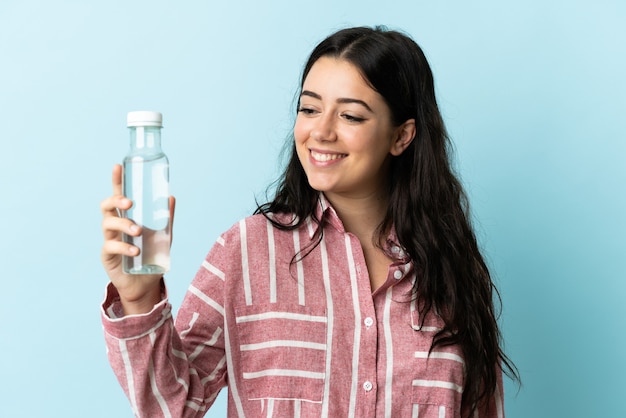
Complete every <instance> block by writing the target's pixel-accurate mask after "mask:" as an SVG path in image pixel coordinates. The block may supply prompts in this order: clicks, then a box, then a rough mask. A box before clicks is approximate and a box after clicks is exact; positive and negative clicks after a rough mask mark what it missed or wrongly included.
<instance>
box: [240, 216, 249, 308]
mask: <svg viewBox="0 0 626 418" xmlns="http://www.w3.org/2000/svg"><path fill="white" fill-rule="evenodd" d="M239 238H240V241H241V275H242V279H243V292H244V295H245V298H246V305H252V289H251V287H250V266H249V261H248V236H247V232H246V220H245V219H242V220H241V221H239Z"/></svg>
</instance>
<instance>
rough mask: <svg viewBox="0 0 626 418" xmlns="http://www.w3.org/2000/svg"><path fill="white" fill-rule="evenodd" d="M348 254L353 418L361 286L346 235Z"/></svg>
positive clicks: (351, 408) (357, 369)
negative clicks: (351, 316) (352, 329)
mask: <svg viewBox="0 0 626 418" xmlns="http://www.w3.org/2000/svg"><path fill="white" fill-rule="evenodd" d="M345 243H346V254H347V256H348V271H349V272H350V286H351V287H352V309H353V310H354V342H353V346H352V381H351V383H350V403H349V405H348V414H349V415H348V417H350V418H352V417H354V416H355V415H354V414H355V411H356V394H357V389H358V386H359V348H360V346H361V308H360V306H359V287H358V286H359V285H358V283H357V274H356V265H355V262H354V257H353V255H352V244H351V242H350V236H349V235H348V234H345Z"/></svg>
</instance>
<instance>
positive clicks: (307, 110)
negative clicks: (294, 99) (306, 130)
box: [298, 107, 315, 115]
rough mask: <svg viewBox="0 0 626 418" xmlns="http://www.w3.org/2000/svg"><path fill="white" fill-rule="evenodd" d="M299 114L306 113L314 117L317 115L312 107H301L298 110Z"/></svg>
mask: <svg viewBox="0 0 626 418" xmlns="http://www.w3.org/2000/svg"><path fill="white" fill-rule="evenodd" d="M298 113H304V114H305V115H312V114H314V113H315V109H311V108H310V107H300V108H299V109H298Z"/></svg>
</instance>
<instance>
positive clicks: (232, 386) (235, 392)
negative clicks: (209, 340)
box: [224, 317, 245, 418]
mask: <svg viewBox="0 0 626 418" xmlns="http://www.w3.org/2000/svg"><path fill="white" fill-rule="evenodd" d="M224 342H225V351H226V367H228V370H234V367H235V366H234V364H233V350H232V348H231V343H230V336H229V332H228V320H227V318H226V317H224ZM228 390H229V392H230V395H231V396H232V398H233V402H234V404H235V409H236V410H237V414H238V415H239V418H244V417H245V415H244V413H243V404H242V403H241V397H240V396H239V389H238V388H237V381H236V380H235V379H232V380H231V381H229V382H228Z"/></svg>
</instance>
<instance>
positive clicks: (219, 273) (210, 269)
mask: <svg viewBox="0 0 626 418" xmlns="http://www.w3.org/2000/svg"><path fill="white" fill-rule="evenodd" d="M202 267H204V268H205V269H206V271H208V272H209V273H213V274H214V275H215V276H217V277H219V278H220V279H222V281H224V280H226V275H225V274H224V272H223V271H221V270H220V269H218V268H217V267H215V266H214V265H213V264H211V263H209V262H208V261H206V260H204V261H203V262H202Z"/></svg>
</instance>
